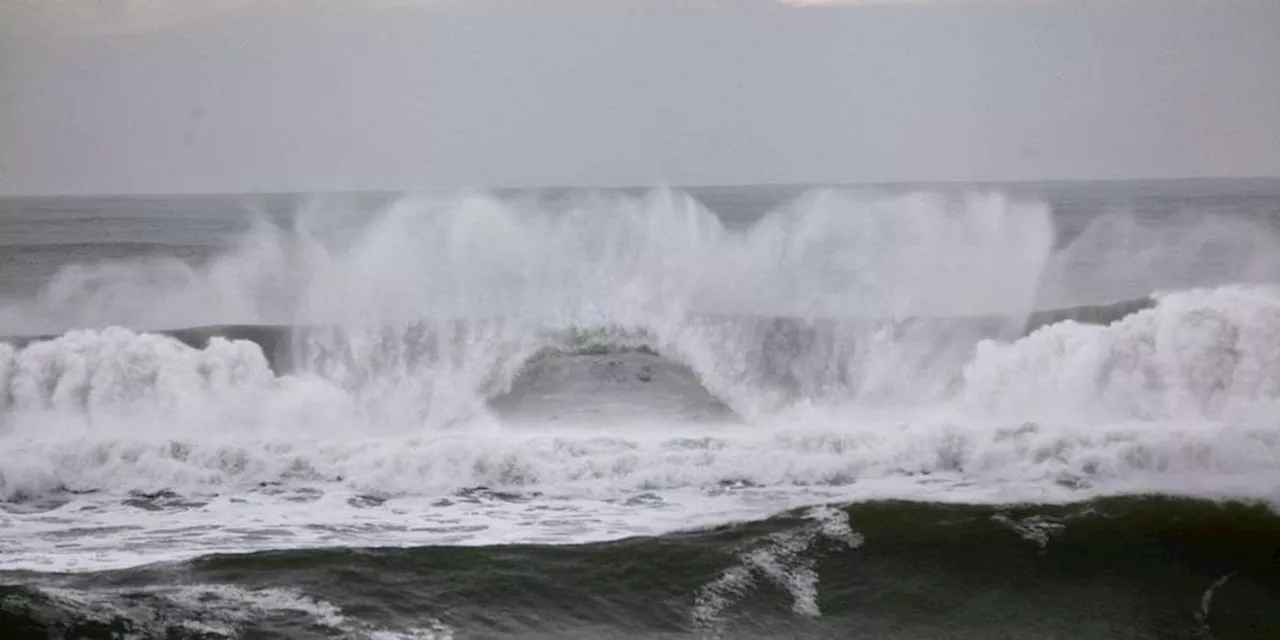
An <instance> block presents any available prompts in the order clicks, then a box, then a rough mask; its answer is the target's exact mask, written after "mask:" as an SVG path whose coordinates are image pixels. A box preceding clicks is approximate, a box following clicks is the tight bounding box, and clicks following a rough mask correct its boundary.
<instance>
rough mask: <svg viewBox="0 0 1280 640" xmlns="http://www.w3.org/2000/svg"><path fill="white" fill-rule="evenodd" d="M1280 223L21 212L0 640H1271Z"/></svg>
mask: <svg viewBox="0 0 1280 640" xmlns="http://www.w3.org/2000/svg"><path fill="white" fill-rule="evenodd" d="M1278 510H1280V180H1249V181H1240V180H1237V181H1215V180H1197V181H1173V182H1105V183H1043V184H1030V183H1023V184H1013V185H998V184H983V185H960V184H947V185H899V186H880V187H860V188H859V187H817V186H815V187H781V186H758V187H719V188H690V189H681V188H652V189H614V190H588V189H556V190H541V191H517V190H505V191H479V190H476V191H467V192H424V193H413V194H388V193H368V194H280V195H199V196H196V195H192V196H119V197H76V198H70V197H47V198H10V199H0V637H3V638H371V639H372V638H377V639H383V638H435V639H444V638H451V639H462V638H584V639H585V638H590V639H597V638H599V639H606V638H672V639H675V638H724V639H731V638H877V639H887V640H897V639H926V638H928V639H936V638H959V639H963V638H973V639H984V640H987V639H1003V638H1009V639H1014V638H1018V639H1021V638H1029V639H1047V638H1060V639H1066V638H1071V639H1075V638H1082V639H1110V638H1117V639H1147V638H1150V639H1153V640H1155V639H1161V640H1164V639H1180V638H1186V639H1188V640H1190V639H1208V638H1212V639H1219V640H1228V639H1237V638H1239V639H1252V638H1257V639H1275V638H1280V515H1277V514H1278Z"/></svg>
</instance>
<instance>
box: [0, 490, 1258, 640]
mask: <svg viewBox="0 0 1280 640" xmlns="http://www.w3.org/2000/svg"><path fill="white" fill-rule="evenodd" d="M1278 541H1280V518H1277V516H1276V515H1275V514H1274V513H1270V512H1267V511H1266V510H1264V509H1259V508H1257V507H1249V506H1245V505H1238V504H1230V505H1218V504H1212V503H1204V502H1195V501H1189V500H1167V499H1165V500H1158V499H1134V498H1130V499H1109V500H1098V501H1093V502H1090V503H1086V504H1080V505H1073V506H1062V507H1032V506H1018V507H979V506H946V505H930V504H909V503H901V502H877V503H863V504H857V505H830V506H822V507H817V508H812V509H804V510H800V511H793V512H788V513H784V514H781V515H778V516H775V517H773V518H769V519H767V520H761V521H755V522H746V523H737V524H734V525H731V526H724V527H718V528H714V529H707V530H701V531H695V532H687V533H681V534H673V535H666V536H658V537H640V538H633V539H628V540H621V541H613V542H607V543H601V544H593V545H578V546H567V547H557V548H548V547H544V546H536V545H518V546H504V547H481V548H468V549H458V548H449V547H423V548H416V549H385V548H383V549H364V548H357V549H331V550H317V551H278V552H270V553H261V554H237V555H225V556H214V557H207V558H202V559H198V560H194V561H190V562H184V563H181V564H179V565H151V566H144V567H137V568H132V569H127V570H119V571H113V572H99V573H89V574H81V575H69V576H68V575H53V576H43V577H40V578H37V579H34V580H31V581H29V582H28V583H27V584H25V585H23V586H8V587H0V633H4V634H5V635H6V636H7V637H77V638H115V637H121V636H128V637H140V638H203V639H209V638H240V637H342V638H420V639H421V638H432V639H444V638H468V637H485V638H553V637H554V638H584V639H585V638H599V637H611V638H673V639H674V638H699V639H711V638H777V637H787V638H838V637H856V636H859V635H864V636H869V637H874V638H886V639H890V640H894V639H907V638H936V637H946V638H972V639H979V638H984V639H985V638H1039V637H1070V638H1115V637H1122V638H1142V639H1151V640H1157V639H1159V640H1164V639H1169V638H1178V639H1183V638H1185V639H1187V640H1193V639H1202V638H1218V639H1223V640H1227V639H1235V638H1273V637H1276V636H1277V634H1280V614H1278V613H1277V610H1276V607H1275V602H1276V599H1277V598H1280V567H1278V566H1277V564H1276V562H1275V557H1276V554H1277V553H1280V542H1278ZM284 585H288V586H284ZM1011 603H1016V604H1011Z"/></svg>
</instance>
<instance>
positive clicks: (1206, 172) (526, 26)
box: [0, 0, 1280, 193]
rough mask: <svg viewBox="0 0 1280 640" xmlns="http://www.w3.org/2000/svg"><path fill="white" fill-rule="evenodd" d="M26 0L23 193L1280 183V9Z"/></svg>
mask: <svg viewBox="0 0 1280 640" xmlns="http://www.w3.org/2000/svg"><path fill="white" fill-rule="evenodd" d="M799 4H800V3H795V4H783V3H777V2H773V1H771V0H686V1H683V2H677V1H675V0H583V1H581V2H569V1H560V0H525V1H516V0H505V1H498V0H436V1H434V2H432V1H428V0H417V1H414V0H379V1H377V2H342V1H339V0H329V1H325V0H293V1H285V0H262V1H258V2H251V1H249V0H116V1H115V2H112V1H110V0H101V1H98V2H83V1H80V0H6V1H5V2H4V3H3V7H4V8H0V193H73V192H74V193H106V192H152V193H155V192H164V193H171V192H185V191H201V192H209V191H233V192H244V191H263V190H266V191H280V190H303V191H307V190H326V191H328V190H345V189H386V188H390V189H403V188H414V187H454V186H537V185H569V184H573V185H620V184H626V185H636V184H640V185H643V184H654V183H668V184H738V183H758V182H878V181H930V180H974V179H979V180H985V179H997V180H1007V179H1063V178H1158V177H1188V176H1259V175H1270V176H1280V2H1277V1H1276V0H1196V1H1191V0H1093V1H1090V0H1070V1H1068V0H1061V1H1057V2H1055V1H1053V0H1028V1H1025V2H999V3H992V2H979V1H973V2H963V1H957V0H951V1H947V0H935V1H933V2H929V1H926V0H919V1H916V2H898V3H895V2H887V1H879V2H847V3H818V4H805V6H798V5H799Z"/></svg>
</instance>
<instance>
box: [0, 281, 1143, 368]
mask: <svg viewBox="0 0 1280 640" xmlns="http://www.w3.org/2000/svg"><path fill="white" fill-rule="evenodd" d="M1153 306H1155V300H1154V299H1153V298H1150V297H1143V298H1135V299H1132V300H1124V301H1121V302H1115V303H1110V304H1100V305H1081V306H1076V307H1063V308H1057V309H1043V310H1039V311H1034V312H1032V313H1031V314H1030V315H1029V316H1028V317H1027V319H1026V322H1025V323H1023V324H1022V326H1021V328H1020V329H1019V330H1017V331H1016V332H1015V334H1014V335H1012V336H1007V337H1013V338H1017V337H1025V336H1027V335H1029V334H1031V333H1034V332H1035V331H1037V330H1039V329H1041V328H1043V327H1046V326H1049V325H1054V324H1058V323H1060V322H1068V321H1070V322H1076V323H1080V324H1089V325H1109V324H1111V323H1113V322H1117V321H1119V320H1122V319H1124V318H1125V317H1126V316H1129V315H1131V314H1134V313H1137V312H1139V311H1142V310H1145V309H1149V308H1151V307H1153ZM700 319H703V320H708V321H711V322H733V321H739V320H751V321H755V322H759V323H760V324H763V325H767V326H772V327H776V329H775V330H776V331H778V332H779V333H781V332H786V331H791V332H795V331H803V330H805V329H806V328H812V327H815V326H820V325H824V324H825V325H834V324H841V323H859V324H884V323H895V324H911V323H912V322H919V321H940V322H946V323H949V324H952V323H953V324H957V325H964V326H976V327H998V326H1000V325H1001V324H1002V323H1005V322H1007V321H1008V318H1007V317H1005V316H956V317H942V318H904V319H897V320H887V319H875V318H870V319H838V318H818V319H815V318H798V317H790V316H772V317H754V318H748V317H745V316H732V315H710V314H708V315H703V316H700ZM501 321H502V319H501V318H491V319H458V320H448V321H444V324H448V325H452V326H453V327H454V328H456V329H461V328H464V327H466V326H468V325H472V324H478V323H483V322H501ZM436 324H441V323H440V322H436ZM325 328H327V327H324V326H323V325H287V324H225V325H211V326H199V327H180V328H173V329H145V331H146V332H147V333H151V334H156V335H163V336H168V337H170V338H173V339H175V340H177V341H179V342H181V343H183V344H185V345H187V346H189V347H192V348H194V349H204V348H205V347H207V346H208V345H209V342H210V341H211V340H213V339H214V338H222V339H225V340H243V341H248V342H252V343H254V344H256V345H258V347H259V348H261V349H262V352H263V354H264V355H265V356H266V358H267V361H268V363H269V364H270V365H271V368H272V370H273V371H276V372H277V373H281V374H283V373H288V372H290V371H292V370H293V369H294V365H295V355H296V349H297V345H296V338H297V336H298V335H299V334H304V333H307V332H309V331H315V330H318V329H325ZM561 333H562V334H563V335H564V336H565V339H566V341H567V342H568V343H569V345H568V347H567V348H553V349H552V350H551V351H550V352H547V351H538V352H537V353H538V355H541V356H546V355H549V354H550V353H551V352H557V353H606V352H612V351H615V350H617V351H627V350H632V349H645V350H649V351H651V352H654V353H656V351H655V350H654V348H653V347H652V346H651V345H650V344H648V343H647V341H648V340H650V336H649V335H648V334H647V332H645V331H644V330H643V329H640V330H635V329H631V330H628V329H621V330H619V329H618V328H610V327H595V328H592V327H586V328H583V327H569V328H567V329H563V330H562V331H561ZM619 334H624V335H625V336H626V342H625V344H624V343H619V344H611V343H608V342H599V341H593V340H592V338H593V337H594V336H617V335H619ZM58 336H59V334H42V335H12V336H7V337H0V342H7V343H9V344H10V345H12V346H13V347H15V348H18V349H21V348H23V347H26V346H27V345H30V344H33V343H37V342H47V341H49V340H54V339H56V338H58ZM575 341H581V344H580V345H575V344H573V343H574V342H575Z"/></svg>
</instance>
